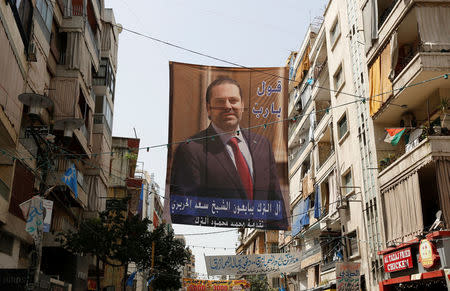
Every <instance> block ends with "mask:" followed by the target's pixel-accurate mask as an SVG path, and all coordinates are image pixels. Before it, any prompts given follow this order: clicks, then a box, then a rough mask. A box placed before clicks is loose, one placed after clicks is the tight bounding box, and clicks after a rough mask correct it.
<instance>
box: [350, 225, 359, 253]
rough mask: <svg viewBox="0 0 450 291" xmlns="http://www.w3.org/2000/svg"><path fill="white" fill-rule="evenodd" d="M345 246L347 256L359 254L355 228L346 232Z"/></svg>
mask: <svg viewBox="0 0 450 291" xmlns="http://www.w3.org/2000/svg"><path fill="white" fill-rule="evenodd" d="M347 247H348V256H349V257H352V256H355V255H358V254H359V250H358V238H357V236H356V230H354V231H352V232H350V233H349V234H347Z"/></svg>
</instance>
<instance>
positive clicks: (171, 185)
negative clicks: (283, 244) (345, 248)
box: [165, 62, 289, 229]
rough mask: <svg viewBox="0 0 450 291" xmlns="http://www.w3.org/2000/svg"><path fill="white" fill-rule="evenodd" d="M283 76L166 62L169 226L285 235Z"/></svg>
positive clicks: (282, 73)
mask: <svg viewBox="0 0 450 291" xmlns="http://www.w3.org/2000/svg"><path fill="white" fill-rule="evenodd" d="M287 74H288V73H287V68H284V67H282V68H226V67H212V66H200V65H190V64H183V63H175V62H171V63H170V109H169V110H170V118H169V149H168V161H167V165H168V166H167V177H166V195H167V197H168V199H166V205H165V208H166V211H165V212H166V213H170V219H171V221H172V223H181V224H191V225H204V226H216V227H251V228H259V229H287V226H288V219H287V214H286V209H289V208H288V207H287V206H288V204H287V203H288V202H289V200H288V177H287V122H286V118H287V107H288V104H287V100H288V99H287V89H288V88H287V76H288V75H287Z"/></svg>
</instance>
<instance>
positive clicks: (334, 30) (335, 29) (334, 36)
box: [330, 17, 341, 47]
mask: <svg viewBox="0 0 450 291" xmlns="http://www.w3.org/2000/svg"><path fill="white" fill-rule="evenodd" d="M340 35H341V29H340V27H339V18H337V17H336V20H335V21H334V24H333V26H332V27H331V29H330V43H331V46H332V47H333V46H334V44H335V43H336V41H337V40H338V38H339V36H340Z"/></svg>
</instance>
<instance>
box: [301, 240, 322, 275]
mask: <svg viewBox="0 0 450 291" xmlns="http://www.w3.org/2000/svg"><path fill="white" fill-rule="evenodd" d="M321 260H322V250H321V247H320V244H315V245H313V246H312V247H311V248H309V249H307V250H303V255H302V262H301V268H302V269H303V268H306V267H309V266H311V265H313V264H315V263H318V262H320V261H321Z"/></svg>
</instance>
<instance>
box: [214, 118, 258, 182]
mask: <svg viewBox="0 0 450 291" xmlns="http://www.w3.org/2000/svg"><path fill="white" fill-rule="evenodd" d="M211 125H212V127H213V128H214V130H215V131H216V132H217V133H218V134H219V137H220V140H221V141H222V142H223V144H224V145H225V148H226V149H227V152H228V155H229V156H230V158H231V160H232V161H233V164H234V167H236V161H235V160H234V152H233V148H232V147H231V145H230V143H229V141H230V139H231V138H232V137H236V138H237V140H238V146H239V150H240V151H241V153H242V155H243V156H244V159H245V161H246V162H247V166H248V169H249V170H250V176H251V177H252V180H253V160H252V155H251V154H250V149H249V147H248V144H247V142H246V141H245V138H244V136H243V135H242V132H241V129H240V127H239V126H238V128H237V129H236V131H237V130H239V132H240V133H239V134H236V133H233V134H230V133H225V132H224V131H223V130H221V129H220V128H218V127H217V126H215V125H214V123H212V122H211Z"/></svg>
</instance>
